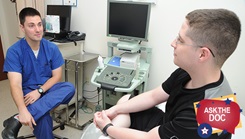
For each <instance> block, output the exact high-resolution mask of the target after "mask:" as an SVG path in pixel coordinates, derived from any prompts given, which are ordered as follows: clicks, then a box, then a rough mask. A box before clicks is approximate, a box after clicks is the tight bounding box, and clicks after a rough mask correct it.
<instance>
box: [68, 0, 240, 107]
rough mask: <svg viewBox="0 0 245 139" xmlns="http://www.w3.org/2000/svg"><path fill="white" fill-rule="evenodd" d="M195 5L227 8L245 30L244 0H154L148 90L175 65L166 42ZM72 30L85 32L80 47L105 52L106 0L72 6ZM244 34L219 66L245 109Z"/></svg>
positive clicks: (171, 38) (174, 33)
mask: <svg viewBox="0 0 245 139" xmlns="http://www.w3.org/2000/svg"><path fill="white" fill-rule="evenodd" d="M138 1H139V0H138ZM197 8H227V9H230V10H232V11H234V12H235V13H237V15H238V16H239V17H240V20H241V22H242V25H243V26H242V30H245V14H244V13H245V1H244V0H235V1H234V0H215V1H214V0H184V1H181V0H171V1H165V0H157V4H156V5H152V10H151V20H150V28H149V42H148V45H149V46H150V47H152V48H153V53H152V64H151V69H150V78H149V84H148V89H152V88H154V87H156V86H159V85H160V84H161V83H162V82H163V81H164V80H166V79H167V77H168V76H169V75H170V73H171V72H172V71H173V70H174V69H176V68H177V67H176V66H175V65H174V64H173V48H172V47H171V46H170V43H171V42H172V41H173V40H174V38H175V37H176V36H177V34H178V31H179V29H180V25H181V24H182V22H183V21H184V17H185V15H186V14H187V13H188V12H190V11H192V10H194V9H197ZM72 10H73V11H72V23H71V24H72V27H71V29H72V30H79V31H83V32H85V33H86V34H87V37H86V41H85V46H84V50H85V51H88V52H94V53H99V54H101V55H102V56H106V55H107V45H106V44H107V41H108V40H109V39H111V38H108V37H106V25H107V24H106V18H107V0H79V1H78V3H77V7H74V8H73V9H72ZM244 45H245V33H244V32H242V35H241V39H240V42H239V45H238V48H237V50H236V51H235V52H234V54H233V55H232V56H231V57H230V58H229V60H228V61H227V62H226V64H225V65H224V67H223V72H224V73H225V75H226V77H227V79H228V80H229V82H230V85H231V86H232V88H233V90H234V92H236V93H237V96H238V97H237V98H238V102H239V105H240V107H242V108H245V102H244V101H242V100H243V98H245V93H244V91H245V85H243V78H244V77H245V76H244V75H243V74H242V73H243V71H245V64H243V62H242V60H243V59H245V55H243V53H244V52H245V47H243V46H244Z"/></svg>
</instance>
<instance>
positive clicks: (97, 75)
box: [91, 0, 152, 109]
mask: <svg viewBox="0 0 245 139" xmlns="http://www.w3.org/2000/svg"><path fill="white" fill-rule="evenodd" d="M150 9H151V4H150V3H143V2H132V1H114V0H109V1H108V11H107V13H108V15H107V36H108V37H114V38H117V39H118V40H116V41H109V42H107V47H108V56H107V57H106V58H104V61H103V63H104V65H105V66H104V67H100V66H98V67H97V68H96V69H95V71H94V74H93V76H92V78H91V83H92V84H93V85H95V86H96V87H98V88H100V89H101V91H102V97H103V98H102V100H103V101H102V105H103V109H108V108H110V107H111V106H113V105H115V104H116V102H117V101H118V99H119V98H121V97H122V96H123V95H125V94H134V95H138V94H139V93H142V92H144V91H146V85H147V81H148V76H149V68H150V61H151V53H152V48H151V47H148V46H147V45H143V44H141V42H142V41H147V37H148V27H149V18H150ZM125 11H127V12H125ZM115 51H117V55H114V52H115Z"/></svg>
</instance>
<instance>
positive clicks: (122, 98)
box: [117, 94, 131, 104]
mask: <svg viewBox="0 0 245 139" xmlns="http://www.w3.org/2000/svg"><path fill="white" fill-rule="evenodd" d="M130 96H131V94H127V95H124V96H122V97H121V98H120V99H119V100H118V101H117V104H120V103H123V102H126V101H128V100H129V97H130Z"/></svg>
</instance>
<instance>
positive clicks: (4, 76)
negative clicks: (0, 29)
mask: <svg viewBox="0 0 245 139" xmlns="http://www.w3.org/2000/svg"><path fill="white" fill-rule="evenodd" d="M3 63H4V56H3V47H2V41H1V35H0V81H2V80H5V79H7V74H6V73H4V72H3Z"/></svg>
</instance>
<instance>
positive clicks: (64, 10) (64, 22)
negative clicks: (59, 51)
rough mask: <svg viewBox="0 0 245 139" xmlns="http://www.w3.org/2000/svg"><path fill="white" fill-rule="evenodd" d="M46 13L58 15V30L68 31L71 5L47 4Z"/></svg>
mask: <svg viewBox="0 0 245 139" xmlns="http://www.w3.org/2000/svg"><path fill="white" fill-rule="evenodd" d="M47 15H58V16H60V18H59V20H60V32H68V31H70V23H71V6H67V5H47Z"/></svg>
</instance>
